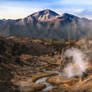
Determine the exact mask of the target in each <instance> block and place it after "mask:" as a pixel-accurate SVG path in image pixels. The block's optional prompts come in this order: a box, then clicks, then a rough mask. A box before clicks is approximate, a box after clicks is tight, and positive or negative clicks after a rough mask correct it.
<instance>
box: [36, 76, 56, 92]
mask: <svg viewBox="0 0 92 92" xmlns="http://www.w3.org/2000/svg"><path fill="white" fill-rule="evenodd" d="M48 78H49V77H44V78H41V79H38V80H37V81H36V82H35V83H36V84H38V83H41V84H45V85H46V88H44V89H43V90H41V91H40V92H45V91H49V90H51V89H53V88H55V86H53V85H51V84H50V83H48V82H47V81H46V80H47V79H48Z"/></svg>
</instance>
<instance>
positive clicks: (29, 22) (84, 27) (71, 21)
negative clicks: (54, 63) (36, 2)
mask: <svg viewBox="0 0 92 92" xmlns="http://www.w3.org/2000/svg"><path fill="white" fill-rule="evenodd" d="M91 25H92V21H91V20H88V19H87V18H80V17H77V16H74V15H72V14H68V13H64V14H62V15H59V14H57V13H56V12H54V11H52V10H49V9H46V10H42V11H39V12H35V13H33V14H31V15H29V16H27V17H25V18H24V19H17V20H0V36H3V37H9V36H23V37H30V38H38V39H64V40H70V39H74V40H75V39H80V38H83V37H85V36H86V35H87V34H88V33H89V32H91V31H92V29H91Z"/></svg>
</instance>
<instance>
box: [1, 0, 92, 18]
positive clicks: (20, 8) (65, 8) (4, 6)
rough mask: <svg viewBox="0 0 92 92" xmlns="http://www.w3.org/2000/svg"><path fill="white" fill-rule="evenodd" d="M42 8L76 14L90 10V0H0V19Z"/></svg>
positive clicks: (19, 16) (91, 1) (21, 15)
mask: <svg viewBox="0 0 92 92" xmlns="http://www.w3.org/2000/svg"><path fill="white" fill-rule="evenodd" d="M43 9H51V10H54V11H56V12H57V13H59V14H62V13H66V12H67V13H72V14H75V15H76V14H78V13H80V12H82V11H85V10H92V0H0V19H18V18H24V17H26V16H28V15H30V14H32V13H34V12H37V11H40V10H43Z"/></svg>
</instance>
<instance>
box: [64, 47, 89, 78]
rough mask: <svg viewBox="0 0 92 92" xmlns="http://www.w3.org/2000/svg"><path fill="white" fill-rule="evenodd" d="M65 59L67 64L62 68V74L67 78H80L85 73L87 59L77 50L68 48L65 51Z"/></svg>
mask: <svg viewBox="0 0 92 92" xmlns="http://www.w3.org/2000/svg"><path fill="white" fill-rule="evenodd" d="M64 55H65V57H66V58H68V60H67V61H66V62H67V63H68V64H67V65H66V67H65V68H64V73H65V75H66V76H67V77H74V76H82V74H83V73H84V72H86V68H87V66H88V59H87V57H86V56H85V54H84V53H83V52H82V51H81V50H79V49H77V48H70V49H67V50H66V51H65V54H64Z"/></svg>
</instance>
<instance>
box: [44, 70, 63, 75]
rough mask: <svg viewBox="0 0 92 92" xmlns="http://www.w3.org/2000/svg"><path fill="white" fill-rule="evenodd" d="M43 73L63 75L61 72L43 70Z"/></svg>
mask: <svg viewBox="0 0 92 92" xmlns="http://www.w3.org/2000/svg"><path fill="white" fill-rule="evenodd" d="M43 72H47V73H56V74H58V76H61V75H63V73H62V72H59V71H50V70H45V69H44V70H43Z"/></svg>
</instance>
